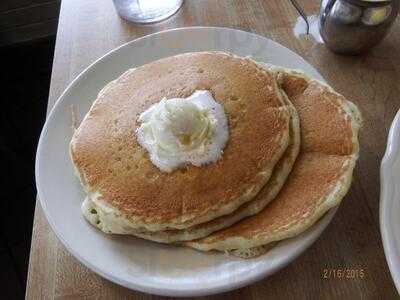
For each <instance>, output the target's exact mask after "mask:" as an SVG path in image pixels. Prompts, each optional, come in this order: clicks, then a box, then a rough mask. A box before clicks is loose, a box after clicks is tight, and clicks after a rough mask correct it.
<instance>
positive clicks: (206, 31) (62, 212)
mask: <svg viewBox="0 0 400 300" xmlns="http://www.w3.org/2000/svg"><path fill="white" fill-rule="evenodd" d="M205 50H225V51H230V52H233V53H235V54H237V55H241V56H247V55H252V56H253V57H254V58H255V59H256V60H258V61H263V62H269V63H272V64H276V65H281V66H284V67H289V68H297V69H301V70H303V71H304V72H305V73H307V74H308V75H310V76H312V77H314V78H317V79H319V80H323V78H322V77H321V75H320V74H319V73H318V72H317V71H316V70H315V69H314V68H313V67H312V66H310V65H309V64H308V63H307V62H306V61H304V60H303V59H302V58H301V57H300V56H299V55H297V54H295V53H294V52H292V51H290V50H288V49H287V48H285V47H283V46H281V45H279V44H277V43H275V42H273V41H271V40H269V39H266V38H264V37H261V36H259V35H255V34H251V33H248V32H244V31H239V30H234V29H228V28H209V27H208V28H207V27H192V28H182V29H176V30H170V31H164V32H159V33H156V34H152V35H149V36H146V37H143V38H140V39H137V40H134V41H131V42H129V43H127V44H125V45H123V46H121V47H119V48H117V49H115V50H113V51H111V52H110V53H108V54H106V55H105V56H103V57H102V58H100V59H99V60H97V61H96V62H94V63H93V64H92V65H91V66H89V67H88V68H87V69H86V70H85V71H83V72H82V73H81V74H80V75H79V76H78V77H77V78H76V79H75V80H74V81H73V82H72V83H71V84H70V85H69V86H68V87H67V89H66V90H65V91H64V93H63V94H62V95H61V97H60V98H59V99H58V101H57V103H56V105H55V106H54V108H53V110H52V111H51V113H50V115H49V116H48V119H47V121H46V124H45V126H44V128H43V131H42V134H41V137H40V141H39V146H38V151H37V157H36V183H37V189H38V193H39V199H40V201H41V205H42V207H43V210H44V212H45V215H46V217H47V219H48V221H49V223H50V225H51V227H52V229H53V230H54V232H55V233H56V235H57V237H58V238H59V239H60V241H61V242H62V243H63V244H64V246H65V247H66V248H67V249H68V250H69V251H70V252H71V253H72V254H73V255H74V256H75V257H76V258H77V259H78V260H79V261H80V262H82V263H83V264H84V265H86V266H87V267H88V268H90V269H91V270H93V271H94V272H96V273H98V274H100V275H101V276H103V277H105V278H107V279H109V280H111V281H113V282H115V283H118V284H120V285H123V286H125V287H127V288H131V289H134V290H139V291H143V292H148V293H152V294H158V295H169V296H195V295H197V296H198V295H206V294H213V293H219V292H223V291H228V290H231V289H235V288H239V287H241V286H244V285H247V284H250V283H252V282H254V281H256V280H259V279H261V278H262V277H265V276H267V275H270V274H272V273H274V272H275V271H277V270H278V269H280V268H282V267H284V266H285V265H287V264H288V263H289V262H291V261H292V260H293V259H295V258H296V257H297V256H298V255H300V254H301V253H302V252H303V251H304V250H305V249H306V248H307V247H308V246H310V245H311V244H312V243H313V242H314V241H315V240H316V239H317V238H318V236H319V235H320V234H321V232H322V231H323V230H324V229H325V227H326V226H327V225H328V223H329V222H330V221H331V219H332V217H333V215H334V214H335V211H336V210H331V211H330V212H328V213H327V214H326V215H325V216H324V217H323V218H322V219H321V220H320V221H319V222H318V223H317V224H315V225H314V226H312V228H310V229H309V230H307V231H306V232H304V233H303V234H301V235H300V236H298V237H296V238H292V239H288V240H285V241H282V242H280V243H279V244H278V245H277V246H276V247H275V248H273V249H272V250H271V251H269V252H268V253H266V254H265V255H262V256H260V257H257V258H254V259H249V260H244V259H239V258H235V257H230V256H226V255H224V254H219V253H201V252H197V251H195V250H192V249H187V248H183V247H175V246H169V245H161V244H156V243H152V242H148V241H145V240H141V239H136V238H133V237H121V236H109V235H104V234H102V233H101V232H100V231H98V230H97V229H95V228H94V227H93V226H91V225H89V224H88V223H87V222H86V221H85V220H84V218H83V217H82V216H81V212H80V205H81V202H82V200H83V198H84V193H83V191H82V188H81V186H80V184H79V182H78V180H77V179H76V178H75V176H74V173H73V167H72V164H71V162H70V159H69V154H68V145H69V142H70V139H71V136H72V130H71V112H70V109H71V105H74V106H75V107H76V109H77V120H78V121H81V120H82V118H83V116H84V115H85V114H86V112H87V111H88V109H89V107H90V105H91V103H92V101H93V100H94V99H96V96H97V93H98V92H99V91H100V89H101V88H102V87H103V86H104V85H105V84H106V83H108V82H109V81H111V80H113V79H115V78H117V77H118V76H119V75H120V74H122V73H123V72H124V71H126V70H127V69H128V68H131V67H134V66H140V65H142V64H145V63H148V62H151V61H154V60H156V59H158V58H162V57H166V56H171V55H174V54H179V53H183V52H190V51H205Z"/></svg>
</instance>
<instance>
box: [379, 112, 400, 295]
mask: <svg viewBox="0 0 400 300" xmlns="http://www.w3.org/2000/svg"><path fill="white" fill-rule="evenodd" d="M399 214H400V111H399V112H397V115H396V117H395V118H394V120H393V123H392V126H391V127H390V131H389V137H388V143H387V148H386V153H385V156H384V157H383V160H382V164H381V199H380V216H379V217H380V225H381V235H382V241H383V248H384V250H385V255H386V260H387V262H388V265H389V269H390V273H391V274H392V278H393V281H394V283H395V285H396V288H397V291H398V292H399V293H400V217H399Z"/></svg>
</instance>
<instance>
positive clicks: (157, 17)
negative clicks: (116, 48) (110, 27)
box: [113, 0, 183, 23]
mask: <svg viewBox="0 0 400 300" xmlns="http://www.w3.org/2000/svg"><path fill="white" fill-rule="evenodd" d="M113 1H114V5H115V8H116V9H117V12H118V14H119V15H120V16H121V18H123V19H125V20H128V21H131V22H135V23H153V22H158V21H161V20H164V19H166V18H168V17H170V16H172V15H173V14H174V13H176V12H177V11H178V9H179V8H180V7H181V6H182V3H183V0H113Z"/></svg>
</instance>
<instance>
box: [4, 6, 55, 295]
mask: <svg viewBox="0 0 400 300" xmlns="http://www.w3.org/2000/svg"><path fill="white" fill-rule="evenodd" d="M59 7H60V1H55V0H53V1H51V0H47V1H45V0H0V68H1V69H0V70H1V71H0V91H1V93H0V103H1V108H0V128H1V130H0V162H1V166H2V167H3V168H2V170H1V173H2V176H0V186H1V189H0V196H1V199H0V212H2V216H1V218H0V282H1V284H0V287H1V296H0V299H23V298H24V296H25V287H26V278H27V271H28V263H29V251H30V243H31V233H32V224H33V214H34V209H35V202H36V188H35V176H34V172H35V171H34V170H35V154H36V146H37V142H38V139H39V135H40V131H41V128H42V126H43V124H44V121H45V117H46V108H47V98H48V91H49V85H50V76H51V68H52V62H53V52H54V44H55V34H56V30H57V23H58V13H59Z"/></svg>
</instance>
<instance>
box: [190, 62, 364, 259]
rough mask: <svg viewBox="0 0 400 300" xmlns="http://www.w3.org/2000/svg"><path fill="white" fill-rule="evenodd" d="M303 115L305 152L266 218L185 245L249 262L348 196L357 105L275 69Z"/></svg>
mask: <svg viewBox="0 0 400 300" xmlns="http://www.w3.org/2000/svg"><path fill="white" fill-rule="evenodd" d="M275 71H276V73H277V78H278V82H279V83H280V85H281V87H282V89H283V90H284V91H285V92H286V94H287V95H288V97H289V99H290V100H291V102H292V103H293V105H294V106H295V108H296V109H297V112H298V114H299V117H300V124H301V150H300V154H299V156H298V158H297V160H296V162H295V164H294V166H293V170H292V172H291V173H290V175H289V177H288V179H287V181H286V183H285V185H284V187H283V188H282V189H281V191H280V193H279V194H278V195H277V197H276V198H275V199H274V200H273V201H272V202H271V203H270V204H269V205H268V206H266V207H265V208H264V209H263V210H262V211H261V212H260V213H258V214H256V215H254V216H251V217H248V218H246V219H244V220H242V221H240V222H237V223H235V224H234V225H232V226H231V227H228V228H226V229H223V230H220V231H217V232H214V233H213V234H211V235H209V236H207V237H205V238H202V239H198V240H194V241H189V242H186V243H185V245H187V246H189V247H193V248H195V249H198V250H202V251H209V250H219V251H225V252H229V253H231V254H233V255H237V256H240V257H244V258H248V257H254V256H257V255H261V254H263V253H265V251H267V250H268V249H270V248H271V247H272V246H273V245H274V243H275V242H277V241H280V240H282V239H286V238H290V237H294V236H296V235H298V234H300V233H302V232H304V231H305V230H306V229H307V228H309V227H310V226H311V225H313V224H314V223H315V222H316V221H317V220H318V219H319V218H321V217H322V216H323V215H324V214H325V213H326V212H327V211H328V210H329V209H331V208H333V207H335V206H337V205H339V204H340V202H341V200H342V199H343V197H344V196H345V194H346V193H347V191H348V189H349V187H350V184H351V179H352V173H353V169H354V166H355V163H356V160H357V158H358V152H359V145H358V131H359V128H360V126H361V115H360V113H359V111H358V109H357V108H356V106H355V105H354V104H352V103H351V102H349V101H347V100H346V99H345V98H344V97H343V96H341V95H339V94H338V93H336V92H335V91H333V90H332V89H331V88H330V87H328V86H326V85H325V84H323V83H321V82H318V81H316V80H312V79H309V78H307V77H306V76H304V75H303V74H301V73H298V72H293V71H290V70H284V69H275Z"/></svg>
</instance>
